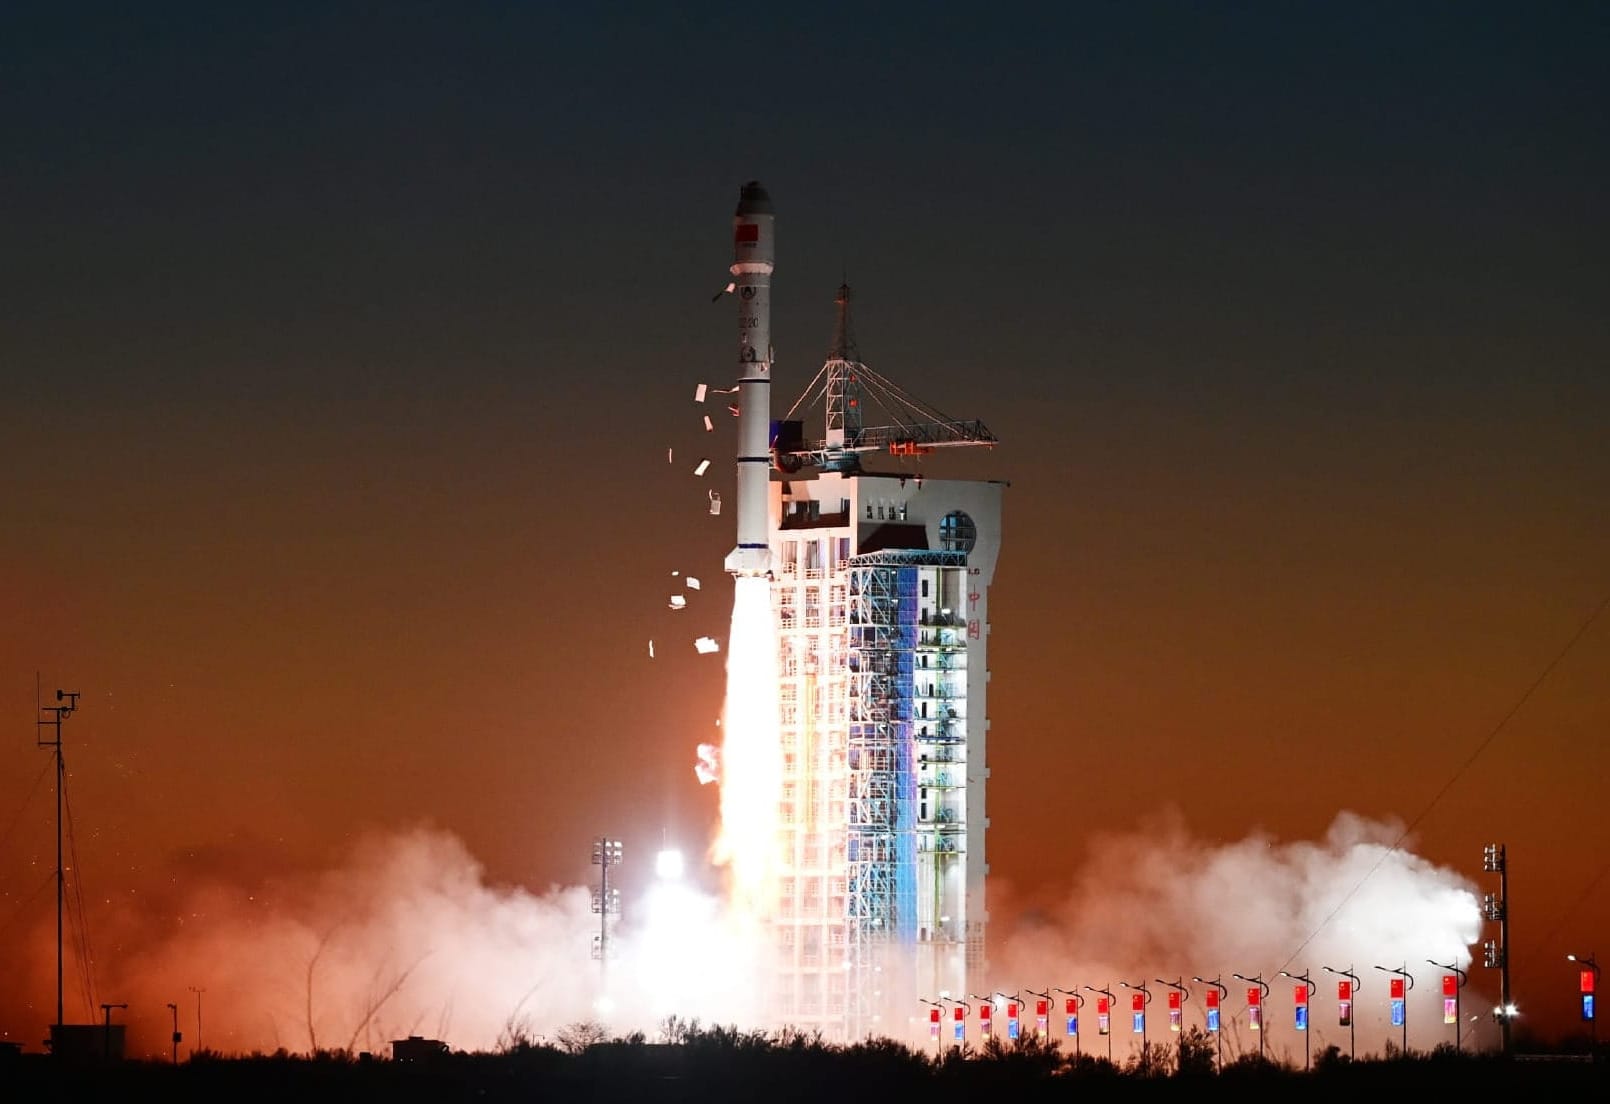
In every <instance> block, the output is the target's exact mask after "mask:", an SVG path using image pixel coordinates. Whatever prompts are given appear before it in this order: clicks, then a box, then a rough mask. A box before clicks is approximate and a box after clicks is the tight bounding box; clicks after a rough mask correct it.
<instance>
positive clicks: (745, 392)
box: [724, 180, 777, 578]
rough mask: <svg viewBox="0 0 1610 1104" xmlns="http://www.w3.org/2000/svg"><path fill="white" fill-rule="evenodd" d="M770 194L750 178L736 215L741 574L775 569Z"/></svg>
mask: <svg viewBox="0 0 1610 1104" xmlns="http://www.w3.org/2000/svg"><path fill="white" fill-rule="evenodd" d="M773 222H774V219H773V216H772V207H771V196H769V195H767V194H766V189H765V188H762V187H761V186H760V183H759V182H758V181H754V180H751V181H750V182H749V183H747V184H745V185H744V186H743V188H742V189H741V190H740V192H739V193H738V209H737V211H735V212H734V213H733V216H732V269H731V271H732V279H733V292H734V293H735V294H736V295H737V297H738V495H737V498H738V506H737V509H736V510H734V511H733V513H734V514H736V515H737V518H738V546H737V547H736V548H734V549H733V550H732V551H731V552H730V553H728V554H727V559H726V562H725V565H724V566H725V567H726V569H727V571H728V572H730V573H731V574H733V575H735V576H738V577H740V578H741V577H745V576H763V575H767V574H769V573H770V572H771V544H770V542H769V541H768V540H767V539H766V514H767V510H768V508H769V507H768V503H767V500H766V499H767V492H766V484H767V483H768V482H769V481H770V479H771V467H772V457H771V273H772V269H773V268H774V267H775V264H776V257H777V254H776V247H775V241H774V238H773V230H772V224H773Z"/></svg>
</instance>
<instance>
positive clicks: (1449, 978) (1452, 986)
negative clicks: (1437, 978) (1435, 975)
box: [1442, 974, 1459, 997]
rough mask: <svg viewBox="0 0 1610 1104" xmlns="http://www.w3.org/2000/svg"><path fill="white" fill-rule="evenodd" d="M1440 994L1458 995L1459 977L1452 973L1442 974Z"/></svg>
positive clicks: (1447, 995) (1446, 995)
mask: <svg viewBox="0 0 1610 1104" xmlns="http://www.w3.org/2000/svg"><path fill="white" fill-rule="evenodd" d="M1442 995H1443V996H1445V997H1457V996H1458V995H1459V979H1458V978H1457V977H1455V976H1454V975H1453V974H1443V975H1442Z"/></svg>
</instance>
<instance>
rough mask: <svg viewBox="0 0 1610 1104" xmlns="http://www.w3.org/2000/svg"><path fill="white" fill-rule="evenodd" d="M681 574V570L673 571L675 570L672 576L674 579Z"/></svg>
mask: <svg viewBox="0 0 1610 1104" xmlns="http://www.w3.org/2000/svg"><path fill="white" fill-rule="evenodd" d="M680 574H682V572H680V571H673V572H671V578H673V579H674V578H676V577H677V576H678V575H680Z"/></svg>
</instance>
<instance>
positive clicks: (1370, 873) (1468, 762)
mask: <svg viewBox="0 0 1610 1104" xmlns="http://www.w3.org/2000/svg"><path fill="white" fill-rule="evenodd" d="M1606 608H1610V594H1606V595H1605V596H1604V598H1603V599H1602V600H1601V601H1600V602H1599V604H1598V605H1597V606H1595V607H1594V609H1593V612H1592V613H1590V614H1588V616H1587V618H1586V619H1585V620H1584V621H1583V622H1582V623H1581V624H1580V625H1578V626H1577V629H1576V632H1574V633H1572V634H1571V638H1570V639H1569V640H1567V641H1566V642H1565V646H1564V647H1563V648H1561V649H1560V650H1559V651H1558V652H1557V653H1555V656H1554V658H1553V659H1551V660H1549V661H1548V664H1547V665H1546V666H1545V667H1544V668H1543V671H1542V673H1541V674H1539V675H1538V676H1537V678H1535V679H1533V680H1532V684H1531V685H1530V686H1528V687H1527V688H1526V691H1525V692H1524V693H1523V694H1521V696H1520V697H1519V698H1518V699H1517V700H1516V702H1515V704H1514V705H1512V706H1510V708H1509V711H1508V712H1507V713H1505V714H1504V715H1503V716H1502V717H1501V718H1499V721H1498V723H1497V724H1496V725H1494V726H1493V728H1492V731H1491V732H1489V733H1487V735H1486V736H1485V737H1483V738H1482V740H1481V742H1480V743H1479V744H1477V745H1476V749H1475V750H1474V751H1472V752H1471V753H1470V755H1469V756H1468V757H1467V758H1466V759H1465V761H1464V762H1463V763H1461V764H1460V765H1459V766H1458V768H1456V769H1455V770H1454V772H1453V774H1452V775H1450V776H1449V778H1448V780H1447V781H1446V782H1444V783H1443V784H1442V788H1441V789H1439V790H1438V791H1437V792H1436V793H1435V794H1434V795H1433V796H1432V798H1431V800H1430V801H1429V802H1427V803H1426V806H1425V808H1423V809H1421V810H1420V812H1419V813H1418V814H1417V815H1416V816H1415V818H1414V819H1413V820H1411V821H1409V823H1408V824H1407V825H1406V826H1405V827H1404V829H1403V831H1401V832H1399V833H1398V838H1397V839H1395V840H1393V841H1392V846H1391V847H1388V848H1387V849H1386V850H1385V851H1383V852H1381V856H1380V858H1378V859H1376V860H1375V864H1374V865H1373V866H1371V867H1370V868H1369V869H1368V870H1366V871H1365V872H1364V876H1363V877H1361V878H1360V879H1359V880H1358V882H1357V884H1355V885H1354V886H1353V888H1352V889H1350V890H1348V891H1347V893H1346V895H1345V896H1343V897H1342V899H1341V900H1340V901H1338V902H1337V903H1336V907H1335V908H1333V909H1331V910H1330V912H1329V913H1327V914H1326V916H1325V918H1324V919H1323V920H1321V921H1320V922H1319V926H1318V927H1316V928H1314V930H1313V931H1311V932H1309V933H1308V937H1307V938H1306V939H1304V940H1303V941H1302V942H1301V943H1300V944H1298V946H1297V949H1296V950H1294V951H1292V952H1291V954H1290V955H1289V956H1288V957H1287V958H1286V961H1285V962H1283V963H1281V964H1280V965H1281V968H1282V969H1284V968H1285V967H1287V966H1289V965H1291V963H1292V962H1293V961H1294V960H1295V959H1296V957H1297V956H1298V955H1299V954H1301V953H1302V952H1303V949H1304V948H1305V947H1307V946H1308V944H1310V943H1312V942H1313V941H1314V938H1315V937H1316V936H1317V935H1319V933H1320V932H1322V931H1324V930H1325V928H1326V926H1327V925H1329V924H1330V922H1331V921H1332V920H1334V919H1336V914H1337V913H1339V912H1341V911H1342V908H1343V906H1345V905H1346V904H1347V902H1349V901H1351V900H1352V899H1353V897H1354V896H1355V895H1356V894H1357V893H1358V891H1359V890H1360V889H1363V888H1364V883H1365V882H1367V881H1369V880H1370V879H1371V878H1372V877H1374V876H1375V872H1376V871H1377V870H1379V869H1381V864H1382V863H1384V862H1386V860H1387V859H1388V858H1390V857H1391V856H1392V855H1393V854H1395V853H1396V852H1397V851H1398V850H1399V848H1401V847H1402V846H1403V841H1404V840H1406V839H1408V838H1409V833H1411V832H1413V831H1414V830H1415V828H1416V827H1418V826H1419V824H1420V822H1421V821H1423V820H1424V819H1425V818H1426V817H1427V816H1429V815H1430V814H1431V810H1433V809H1435V808H1436V807H1437V805H1438V803H1440V802H1441V801H1442V799H1443V797H1445V796H1446V795H1447V793H1448V791H1449V790H1451V789H1453V786H1454V783H1456V782H1458V781H1459V779H1460V778H1462V777H1464V774H1465V772H1466V771H1468V770H1469V769H1470V768H1471V766H1472V765H1473V764H1474V763H1475V762H1476V760H1477V759H1479V758H1480V757H1481V755H1482V753H1483V752H1484V751H1486V750H1487V748H1488V747H1489V746H1490V745H1491V744H1492V742H1493V741H1494V740H1496V739H1497V738H1498V736H1499V734H1500V733H1502V732H1503V731H1504V729H1505V728H1507V727H1508V726H1509V722H1510V721H1512V720H1514V719H1515V715H1516V714H1517V713H1519V712H1520V711H1521V710H1522V709H1523V708H1524V707H1525V705H1526V703H1527V702H1529V701H1530V700H1531V699H1532V695H1533V694H1535V693H1537V689H1538V687H1540V686H1542V685H1543V683H1544V681H1545V680H1546V679H1547V678H1548V677H1549V675H1551V674H1553V673H1554V668H1556V667H1558V666H1559V665H1560V661H1561V660H1563V659H1564V658H1565V657H1566V655H1567V654H1568V653H1569V652H1570V651H1571V649H1572V648H1574V647H1576V644H1577V641H1579V640H1581V639H1582V637H1583V636H1584V635H1585V634H1586V633H1587V631H1588V629H1590V628H1592V627H1593V623H1594V622H1595V621H1597V620H1598V619H1599V617H1600V616H1601V615H1602V614H1603V613H1604V611H1605V609H1606ZM1601 876H1602V872H1601ZM1595 881H1597V879H1595ZM1572 907H1573V908H1574V907H1575V906H1574V905H1573V906H1572Z"/></svg>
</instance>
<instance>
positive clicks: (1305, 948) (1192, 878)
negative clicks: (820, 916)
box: [991, 812, 1492, 1064]
mask: <svg viewBox="0 0 1610 1104" xmlns="http://www.w3.org/2000/svg"><path fill="white" fill-rule="evenodd" d="M1400 833H1401V827H1400V826H1395V825H1391V824H1382V823H1373V822H1370V821H1366V820H1364V819H1362V818H1360V817H1358V816H1355V815H1353V814H1351V813H1342V814H1340V815H1338V816H1337V818H1336V820H1335V821H1334V822H1333V823H1332V825H1331V827H1330V829H1329V831H1328V832H1327V833H1326V835H1325V838H1324V840H1322V841H1320V842H1317V843H1315V842H1284V843H1282V842H1276V841H1275V840H1273V839H1272V838H1269V837H1266V836H1262V835H1254V836H1250V837H1248V838H1247V839H1244V840H1241V841H1239V842H1235V843H1230V844H1211V843H1205V842H1202V841H1200V840H1195V839H1192V838H1191V837H1190V835H1189V834H1188V833H1187V832H1186V830H1185V827H1184V824H1183V821H1182V820H1181V818H1180V817H1179V816H1178V814H1176V813H1172V812H1171V813H1165V814H1163V815H1162V816H1161V817H1160V818H1159V819H1158V821H1157V823H1155V824H1150V825H1147V826H1145V827H1144V828H1143V829H1140V830H1137V831H1135V832H1133V833H1128V834H1112V835H1106V834H1104V835H1097V836H1093V837H1092V838H1091V840H1090V844H1089V854H1088V856H1087V858H1086V860H1085V863H1084V864H1083V866H1082V867H1081V869H1080V871H1079V873H1078V875H1077V877H1076V879H1075V881H1074V886H1073V892H1072V893H1071V895H1070V896H1069V897H1068V898H1067V900H1066V902H1065V903H1064V904H1063V905H1062V906H1061V907H1059V908H1057V909H1056V910H1055V911H1054V912H1053V913H1052V914H1051V915H1041V916H1037V917H1035V918H1034V919H1033V920H1032V921H1027V922H1025V923H1023V924H1020V925H1019V927H1018V929H1017V930H1016V931H1015V932H1014V933H1013V934H1012V935H1011V936H1010V938H1009V939H1008V940H1007V941H1006V945H1005V946H1004V948H1003V949H1002V951H1001V952H1000V953H999V954H998V955H996V956H994V957H993V958H992V962H991V967H992V969H991V973H992V974H993V975H994V977H995V984H996V986H997V987H998V988H1007V987H1023V988H1033V989H1038V990H1042V991H1043V990H1044V986H1046V985H1050V986H1053V987H1060V988H1068V989H1071V988H1074V987H1075V985H1077V986H1079V987H1081V988H1082V987H1083V986H1084V985H1095V986H1098V987H1104V988H1109V989H1112V990H1113V991H1114V992H1116V993H1117V994H1118V996H1119V998H1120V1000H1119V1002H1118V1004H1117V1006H1116V1007H1115V1008H1114V1014H1113V1028H1114V1031H1115V1032H1121V1033H1120V1034H1119V1037H1118V1040H1117V1046H1116V1047H1115V1049H1114V1056H1115V1057H1118V1056H1120V1055H1121V1053H1122V1052H1123V1050H1124V1048H1125V1046H1126V1045H1129V1044H1130V1043H1131V1042H1132V1040H1131V1038H1130V1035H1131V1033H1130V1032H1129V1027H1130V1022H1129V1001H1130V997H1131V995H1132V994H1131V993H1130V992H1129V991H1127V990H1123V989H1120V988H1119V982H1121V981H1128V982H1129V983H1130V984H1132V985H1138V984H1140V983H1143V982H1144V983H1145V984H1147V986H1148V987H1149V988H1151V989H1152V990H1153V994H1154V995H1153V1003H1152V1004H1151V1005H1150V1007H1149V1013H1150V1015H1149V1023H1148V1026H1149V1029H1150V1032H1151V1035H1150V1037H1151V1039H1152V1041H1157V1040H1158V1039H1159V1038H1163V1039H1164V1040H1165V1041H1167V1038H1168V1036H1167V1016H1166V1013H1165V1012H1164V1011H1163V1010H1164V1008H1166V1001H1165V1000H1164V995H1165V994H1166V992H1167V990H1166V988H1165V987H1163V986H1161V985H1158V984H1156V982H1155V980H1154V979H1156V978H1167V979H1168V980H1171V981H1173V980H1177V979H1179V978H1181V977H1182V976H1183V978H1184V979H1185V982H1186V984H1187V985H1188V986H1189V987H1190V988H1191V989H1192V992H1193V997H1192V1000H1191V1003H1190V1004H1188V1005H1187V1009H1188V1011H1187V1013H1186V1016H1185V1021H1184V1022H1185V1024H1186V1026H1187V1027H1189V1026H1190V1025H1192V1024H1201V1023H1202V1019H1201V1009H1202V1003H1201V1000H1202V996H1201V992H1202V989H1203V987H1202V986H1201V985H1196V984H1192V983H1191V981H1190V979H1191V977H1193V976H1195V975H1200V976H1202V977H1207V978H1212V977H1215V976H1220V975H1222V977H1223V979H1224V982H1225V984H1226V985H1228V986H1229V987H1230V993H1229V996H1228V997H1227V998H1225V1002H1224V1020H1225V1024H1226V1028H1227V1036H1228V1037H1227V1053H1231V1052H1232V1050H1231V1046H1232V1045H1233V1044H1232V1043H1231V1040H1234V1039H1238V1040H1239V1044H1240V1046H1242V1047H1245V1048H1250V1049H1251V1050H1256V1049H1257V1036H1256V1035H1253V1034H1251V1033H1250V1032H1248V1031H1247V1030H1246V1016H1245V1008H1246V989H1247V988H1248V986H1247V985H1246V984H1245V983H1243V982H1238V981H1235V980H1234V979H1233V978H1232V976H1231V975H1232V974H1234V973H1241V974H1245V975H1248V976H1258V975H1262V977H1263V978H1264V980H1265V981H1267V982H1269V983H1271V985H1272V986H1273V989H1272V991H1271V992H1270V994H1269V996H1268V997H1267V998H1266V999H1265V1013H1264V1015H1265V1019H1266V1020H1267V1021H1268V1025H1269V1030H1268V1032H1267V1036H1266V1040H1265V1043H1266V1046H1268V1047H1270V1048H1273V1049H1271V1050H1270V1051H1269V1053H1270V1054H1271V1055H1272V1056H1273V1055H1275V1054H1288V1055H1292V1054H1294V1055H1295V1060H1296V1061H1297V1062H1298V1063H1299V1064H1300V1063H1301V1062H1302V1054H1303V1047H1302V1038H1301V1036H1300V1035H1299V1034H1298V1033H1297V1032H1296V1031H1295V1030H1294V1025H1293V1014H1292V1010H1293V997H1294V993H1293V990H1294V989H1295V983H1293V982H1292V981H1291V980H1290V979H1289V978H1284V977H1280V976H1279V971H1280V970H1282V969H1285V970H1288V971H1290V972H1291V973H1294V974H1302V973H1305V972H1306V973H1308V974H1309V976H1310V977H1312V978H1313V980H1314V982H1315V983H1316V985H1317V986H1318V989H1317V991H1316V992H1315V994H1314V996H1313V997H1312V1011H1311V1018H1312V1022H1313V1037H1312V1039H1311V1040H1310V1042H1311V1045H1312V1046H1313V1047H1314V1049H1315V1051H1316V1052H1317V1051H1318V1050H1319V1049H1321V1048H1323V1047H1324V1046H1326V1045H1330V1044H1336V1045H1339V1046H1341V1047H1342V1049H1343V1050H1344V1051H1345V1050H1346V1049H1347V1048H1348V1045H1349V1040H1348V1032H1347V1029H1346V1028H1343V1027H1340V1026H1339V1024H1338V1022H1337V1021H1338V1017H1337V1007H1336V1001H1335V997H1336V993H1337V990H1336V982H1337V981H1338V980H1339V979H1338V977H1337V976H1336V975H1333V974H1329V973H1325V972H1324V970H1323V967H1325V966H1330V967H1333V968H1334V969H1337V970H1347V969H1351V970H1352V971H1354V972H1355V973H1357V974H1358V975H1359V977H1360V980H1361V982H1362V987H1361V989H1360V991H1359V993H1358V994H1357V995H1356V998H1355V1003H1354V1015H1355V1025H1354V1026H1355V1031H1356V1033H1357V1043H1358V1050H1359V1053H1360V1055H1363V1054H1365V1053H1366V1052H1370V1051H1373V1052H1377V1053H1379V1052H1380V1051H1381V1050H1382V1049H1383V1047H1384V1045H1385V1043H1386V1041H1387V1040H1390V1041H1391V1042H1392V1043H1393V1044H1394V1045H1399V1044H1400V1043H1401V1038H1402V1036H1401V1032H1400V1029H1399V1028H1397V1027H1393V1026H1391V1025H1390V1023H1389V1021H1388V1015H1389V1003H1388V993H1389V989H1388V983H1389V981H1390V980H1391V979H1390V977H1389V976H1388V975H1387V974H1385V973H1382V972H1381V971H1379V970H1377V969H1375V967H1376V966H1385V967H1388V968H1392V969H1401V968H1404V967H1405V966H1406V967H1407V969H1408V972H1409V973H1410V974H1411V975H1413V976H1414V978H1415V980H1416V985H1415V987H1414V989H1413V990H1412V991H1411V995H1410V999H1409V1007H1408V1017H1409V1025H1410V1031H1409V1046H1410V1047H1411V1048H1413V1049H1417V1050H1418V1049H1429V1048H1430V1047H1432V1046H1434V1045H1436V1044H1437V1043H1439V1042H1443V1041H1448V1042H1451V1041H1452V1039H1453V1028H1452V1027H1451V1026H1445V1025H1444V1024H1443V1022H1442V1020H1443V1005H1442V992H1441V982H1440V978H1441V974H1442V971H1439V970H1437V969H1436V968H1434V967H1432V966H1430V965H1428V964H1427V959H1436V960H1437V961H1439V962H1444V963H1447V962H1454V963H1456V964H1457V965H1458V966H1459V967H1460V968H1461V969H1466V970H1468V968H1469V964H1470V957H1471V954H1470V948H1471V945H1472V944H1473V943H1474V942H1475V941H1476V939H1477V938H1478V935H1479V932H1480V927H1481V912H1480V904H1479V901H1478V899H1477V895H1476V892H1475V889H1474V887H1473V886H1472V885H1470V884H1469V883H1468V882H1467V880H1466V879H1465V878H1463V877H1462V876H1461V875H1459V874H1458V873H1457V872H1455V871H1452V870H1449V869H1446V868H1440V867H1436V866H1433V865H1432V864H1431V863H1429V862H1427V861H1425V860H1424V859H1421V858H1419V857H1417V856H1415V855H1414V854H1412V853H1410V852H1408V851H1406V850H1392V843H1393V841H1394V840H1396V839H1397V838H1398V836H1399V835H1400ZM1085 996H1086V997H1087V998H1088V997H1090V996H1091V995H1090V994H1088V993H1086V994H1085ZM1462 1003H1463V1009H1462V1011H1463V1014H1464V1016H1465V1018H1466V1020H1467V1024H1466V1029H1465V1039H1466V1040H1467V1041H1468V1040H1469V1039H1470V1038H1471V1037H1472V1035H1471V1026H1470V1025H1469V1023H1468V1020H1469V1018H1470V1016H1471V1015H1473V1014H1476V1013H1480V1012H1490V1010H1491V1007H1492V1003H1491V1001H1490V1000H1486V999H1483V998H1478V997H1476V996H1475V995H1474V989H1467V990H1466V991H1465V992H1464V994H1463V1000H1462ZM1094 1010H1095V1006H1094V1003H1091V1004H1090V1005H1089V1006H1087V1008H1086V1010H1085V1011H1086V1014H1087V1016H1088V1017H1089V1020H1088V1023H1089V1026H1088V1027H1085V1028H1083V1029H1082V1030H1084V1031H1090V1032H1091V1033H1092V1035H1093V1033H1094V1026H1095V1017H1094V1015H1093V1013H1094ZM1481 1018H1482V1019H1483V1020H1485V1019H1486V1017H1485V1016H1482V1017H1481ZM1159 1030H1161V1031H1162V1032H1163V1034H1162V1035H1161V1036H1159V1035H1158V1034H1157V1032H1158V1031H1159ZM1133 1042H1134V1043H1135V1045H1138V1036H1137V1037H1135V1040H1133Z"/></svg>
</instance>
